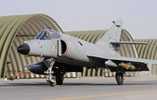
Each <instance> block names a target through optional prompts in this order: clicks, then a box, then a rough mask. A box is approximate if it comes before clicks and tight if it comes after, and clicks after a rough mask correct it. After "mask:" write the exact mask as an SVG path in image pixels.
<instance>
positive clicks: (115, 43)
mask: <svg viewBox="0 0 157 100" xmlns="http://www.w3.org/2000/svg"><path fill="white" fill-rule="evenodd" d="M110 43H111V44H113V45H120V44H134V45H148V44H147V43H146V42H129V41H119V42H110Z"/></svg>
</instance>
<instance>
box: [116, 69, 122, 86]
mask: <svg viewBox="0 0 157 100" xmlns="http://www.w3.org/2000/svg"><path fill="white" fill-rule="evenodd" d="M123 74H124V73H123V72H116V75H115V78H116V81H117V84H118V85H123V82H124V75H123Z"/></svg>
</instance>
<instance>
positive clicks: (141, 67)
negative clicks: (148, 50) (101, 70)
mask: <svg viewBox="0 0 157 100" xmlns="http://www.w3.org/2000/svg"><path fill="white" fill-rule="evenodd" d="M88 57H92V58H97V59H103V60H104V63H105V61H112V62H114V63H116V64H117V65H116V66H112V65H108V67H109V69H110V70H111V71H112V72H116V71H120V70H121V71H149V69H148V66H147V64H157V60H147V59H139V58H130V57H122V56H111V55H110V56H103V55H95V54H88ZM123 63H124V64H125V65H124V66H127V65H128V64H130V65H131V66H132V65H133V66H134V67H135V68H134V69H126V68H123V69H121V67H120V66H119V64H123Z"/></svg>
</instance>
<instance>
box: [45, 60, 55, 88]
mask: <svg viewBox="0 0 157 100" xmlns="http://www.w3.org/2000/svg"><path fill="white" fill-rule="evenodd" d="M54 63H55V59H49V61H48V64H49V66H48V70H47V72H46V73H47V74H48V79H47V82H48V83H49V84H50V86H55V85H56V81H55V80H56V79H55V76H53V71H52V68H53V65H54Z"/></svg>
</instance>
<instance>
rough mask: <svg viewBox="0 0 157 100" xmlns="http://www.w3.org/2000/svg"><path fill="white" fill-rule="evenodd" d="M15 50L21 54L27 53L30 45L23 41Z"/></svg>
mask: <svg viewBox="0 0 157 100" xmlns="http://www.w3.org/2000/svg"><path fill="white" fill-rule="evenodd" d="M17 51H18V52H19V53H21V54H23V55H27V54H28V53H29V51H30V47H29V45H28V44H26V43H23V44H21V45H20V46H18V48H17Z"/></svg>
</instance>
